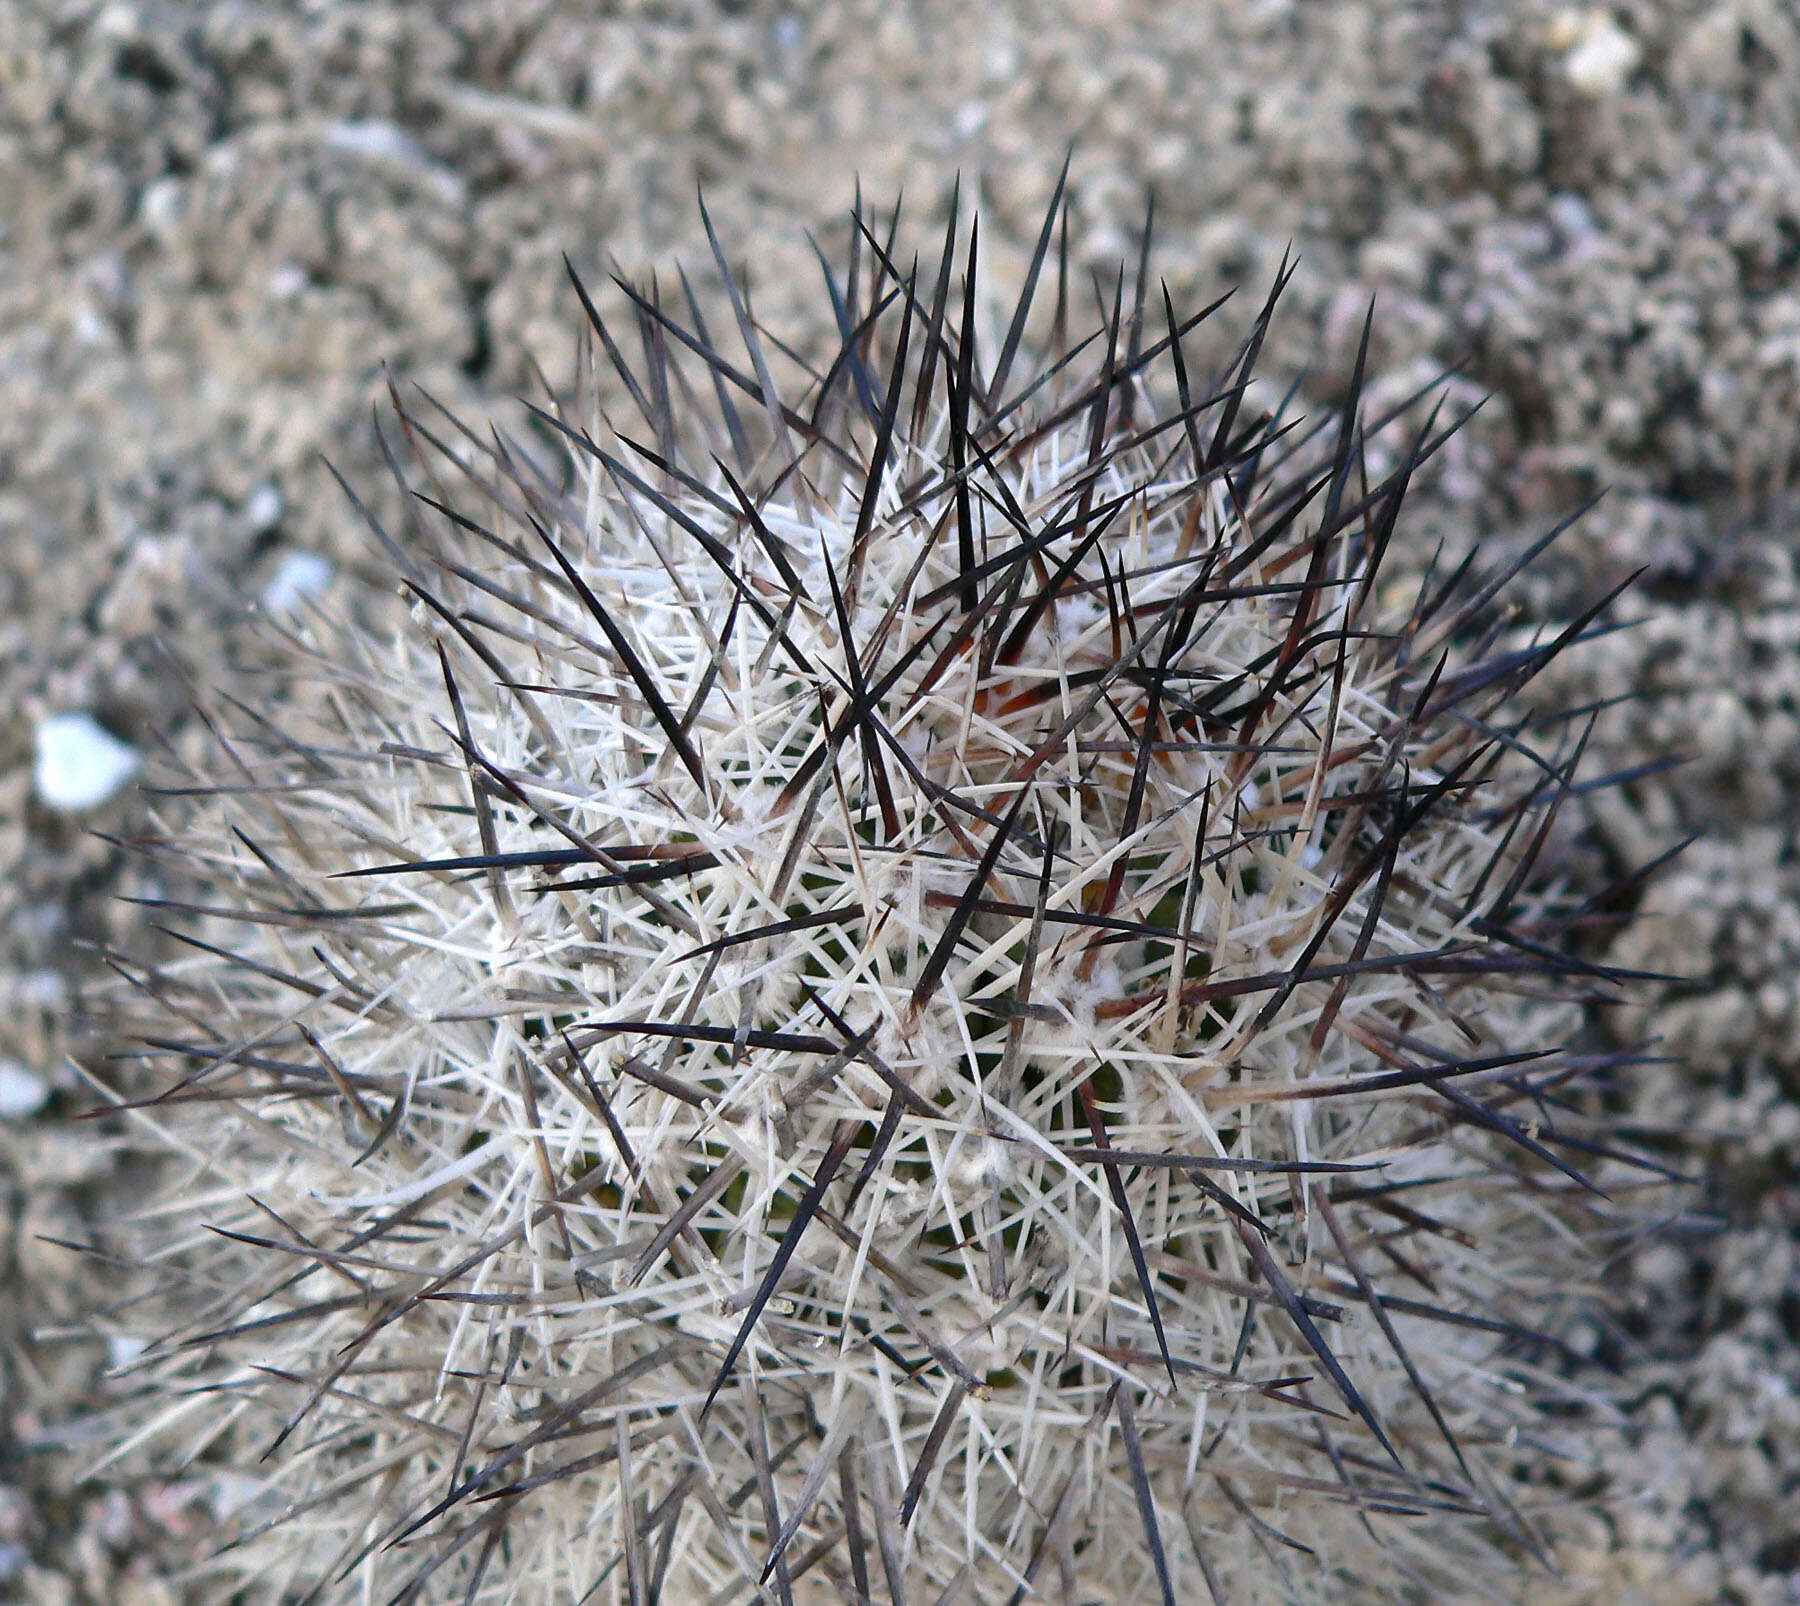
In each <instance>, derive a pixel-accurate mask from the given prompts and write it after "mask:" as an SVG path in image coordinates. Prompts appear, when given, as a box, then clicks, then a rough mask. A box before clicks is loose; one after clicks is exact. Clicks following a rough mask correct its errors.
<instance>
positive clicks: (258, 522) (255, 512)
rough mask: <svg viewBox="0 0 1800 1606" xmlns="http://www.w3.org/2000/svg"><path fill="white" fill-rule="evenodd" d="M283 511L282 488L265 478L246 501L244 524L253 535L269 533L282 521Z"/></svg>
mask: <svg viewBox="0 0 1800 1606" xmlns="http://www.w3.org/2000/svg"><path fill="white" fill-rule="evenodd" d="M282 511H283V508H282V501H281V490H280V488H279V487H278V486H277V485H276V484H275V483H274V482H273V481H272V480H264V481H263V483H262V484H261V485H259V486H257V488H256V489H255V490H254V491H252V492H251V493H250V496H249V499H248V500H247V501H246V502H245V503H244V524H245V526H246V527H247V528H248V529H249V531H250V533H251V534H252V535H267V534H268V533H269V531H271V530H272V529H274V528H275V526H276V525H278V524H279V523H280V522H281V515H282Z"/></svg>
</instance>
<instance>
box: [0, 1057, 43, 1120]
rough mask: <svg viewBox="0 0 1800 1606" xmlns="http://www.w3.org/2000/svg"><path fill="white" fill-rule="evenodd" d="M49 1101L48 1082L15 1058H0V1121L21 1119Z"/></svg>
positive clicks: (35, 1111)
mask: <svg viewBox="0 0 1800 1606" xmlns="http://www.w3.org/2000/svg"><path fill="white" fill-rule="evenodd" d="M49 1101H50V1084H49V1083H48V1082H46V1081H45V1080H44V1078H43V1077H41V1076H39V1075H38V1074H37V1072H36V1071H32V1070H27V1069H26V1067H25V1066H23V1065H21V1064H20V1063H19V1062H18V1061H17V1060H0V1121H23V1120H24V1119H26V1117H27V1116H32V1115H36V1114H37V1112H38V1111H39V1110H41V1109H43V1107H44V1106H45V1105H46V1104H47V1103H49Z"/></svg>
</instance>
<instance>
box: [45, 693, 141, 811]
mask: <svg viewBox="0 0 1800 1606" xmlns="http://www.w3.org/2000/svg"><path fill="white" fill-rule="evenodd" d="M34 747H35V749H36V755H37V761H36V764H35V766H34V767H33V769H32V784H33V785H34V786H35V787H36V788H37V794H38V796H39V797H40V798H42V799H43V800H44V801H45V802H46V803H48V804H49V805H50V807H51V808H53V809H61V810H64V811H66V812H70V813H74V812H79V811H80V810H82V809H91V808H96V807H98V806H99V805H100V804H102V803H104V802H105V801H106V800H107V799H108V798H110V797H112V796H114V795H115V794H116V793H117V792H118V791H119V790H120V789H121V788H122V787H123V786H124V785H125V783H126V782H127V781H129V780H130V779H131V777H132V776H133V775H135V774H136V773H137V767H138V755H137V752H136V750H135V749H133V748H131V747H129V746H127V745H126V744H125V743H124V742H122V741H120V740H119V739H118V737H116V736H114V735H113V734H112V733H111V732H110V731H107V730H104V729H103V728H102V727H101V726H100V725H98V724H97V723H96V722H95V721H94V719H93V716H92V715H89V714H56V715H53V716H52V717H51V718H49V719H46V720H44V721H43V722H42V723H41V724H40V725H39V726H38V728H37V733H36V736H35V738H34Z"/></svg>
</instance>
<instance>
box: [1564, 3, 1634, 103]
mask: <svg viewBox="0 0 1800 1606" xmlns="http://www.w3.org/2000/svg"><path fill="white" fill-rule="evenodd" d="M1551 32H1552V43H1553V44H1555V45H1557V46H1558V48H1560V49H1562V50H1563V52H1564V54H1563V72H1564V73H1565V74H1566V75H1567V76H1568V80H1569V82H1570V83H1571V84H1572V85H1573V86H1574V87H1575V88H1576V90H1578V91H1579V92H1580V93H1581V94H1583V95H1586V96H1587V97H1588V98H1589V99H1590V100H1604V99H1605V98H1606V97H1607V96H1609V95H1616V94H1618V92H1619V91H1620V90H1621V89H1623V88H1624V87H1625V85H1626V83H1627V82H1628V81H1629V80H1630V78H1631V75H1632V74H1633V73H1634V72H1636V71H1637V66H1638V63H1639V62H1640V61H1641V60H1642V59H1643V55H1644V53H1643V50H1642V48H1641V47H1640V46H1639V44H1638V42H1637V40H1635V39H1633V38H1632V37H1631V35H1630V34H1628V33H1627V32H1626V31H1625V30H1624V29H1623V28H1621V27H1620V26H1619V24H1618V23H1617V22H1615V21H1614V20H1613V18H1612V16H1611V15H1610V14H1609V13H1608V12H1605V11H1598V10H1595V11H1576V12H1564V13H1563V14H1562V15H1561V16H1559V17H1557V18H1556V19H1555V21H1554V22H1553V23H1552V25H1551Z"/></svg>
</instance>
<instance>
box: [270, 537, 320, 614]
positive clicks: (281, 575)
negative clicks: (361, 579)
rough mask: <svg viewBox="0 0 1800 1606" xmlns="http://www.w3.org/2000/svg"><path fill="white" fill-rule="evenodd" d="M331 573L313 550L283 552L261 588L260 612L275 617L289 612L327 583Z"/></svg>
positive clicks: (313, 595)
mask: <svg viewBox="0 0 1800 1606" xmlns="http://www.w3.org/2000/svg"><path fill="white" fill-rule="evenodd" d="M335 572H336V571H335V570H334V569H333V568H332V566H331V565H330V564H329V563H327V562H326V561H325V559H323V558H322V557H320V556H319V555H318V553H316V552H289V553H287V554H286V555H285V556H284V557H283V558H282V560H281V563H280V564H279V566H278V567H277V568H276V570H275V572H274V574H272V575H271V576H270V577H269V583H268V584H267V585H266V586H264V587H263V593H262V605H263V611H264V612H265V613H272V614H276V615H278V616H279V615H281V614H287V613H292V612H293V611H294V610H295V609H296V608H297V607H299V606H300V604H301V603H302V602H304V601H306V600H307V598H309V597H316V596H318V594H319V593H320V592H321V591H323V590H324V589H325V588H326V586H328V585H330V584H331V577H332V575H333V574H334V573H335Z"/></svg>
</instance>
